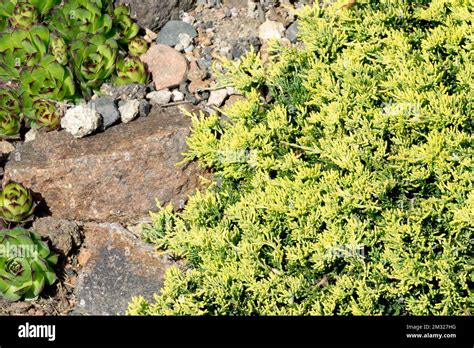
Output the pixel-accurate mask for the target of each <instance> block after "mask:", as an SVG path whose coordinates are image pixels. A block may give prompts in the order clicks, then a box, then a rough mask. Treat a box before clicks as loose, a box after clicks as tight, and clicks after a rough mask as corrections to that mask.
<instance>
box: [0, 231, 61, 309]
mask: <svg viewBox="0 0 474 348" xmlns="http://www.w3.org/2000/svg"><path fill="white" fill-rule="evenodd" d="M57 262H58V256H57V255H56V254H54V253H52V252H51V251H50V249H49V247H48V245H47V244H46V243H45V242H43V241H42V240H41V239H40V237H39V236H38V235H37V234H35V233H34V232H31V231H28V230H25V229H22V228H16V229H13V230H2V231H0V297H1V298H3V299H4V300H7V301H12V302H13V301H18V300H21V299H26V300H34V299H36V298H37V297H38V296H39V295H40V293H41V292H42V291H43V289H44V287H45V286H46V285H52V284H54V283H55V282H56V280H57V277H56V274H55V272H54V269H53V267H54V265H56V263H57Z"/></svg>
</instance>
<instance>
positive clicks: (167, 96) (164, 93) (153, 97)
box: [146, 89, 171, 105]
mask: <svg viewBox="0 0 474 348" xmlns="http://www.w3.org/2000/svg"><path fill="white" fill-rule="evenodd" d="M146 97H147V99H148V100H150V102H151V103H152V104H156V105H165V104H168V103H169V102H170V100H171V92H170V91H169V90H167V89H164V90H161V91H156V92H151V93H148V94H147V96H146Z"/></svg>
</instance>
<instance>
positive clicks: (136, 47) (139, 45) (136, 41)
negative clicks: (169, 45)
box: [128, 36, 148, 57]
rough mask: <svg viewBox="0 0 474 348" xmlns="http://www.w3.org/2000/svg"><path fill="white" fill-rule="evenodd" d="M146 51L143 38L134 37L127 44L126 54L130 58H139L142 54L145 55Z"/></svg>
mask: <svg viewBox="0 0 474 348" xmlns="http://www.w3.org/2000/svg"><path fill="white" fill-rule="evenodd" d="M147 51H148V43H147V42H146V41H145V39H144V38H142V37H139V36H137V37H134V38H133V39H132V40H131V41H130V42H129V43H128V52H129V53H130V55H132V56H136V57H138V56H141V55H142V54H145V53H146V52H147Z"/></svg>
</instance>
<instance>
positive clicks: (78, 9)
mask: <svg viewBox="0 0 474 348" xmlns="http://www.w3.org/2000/svg"><path fill="white" fill-rule="evenodd" d="M106 3H110V1H104V2H102V1H100V0H95V1H93V0H68V1H65V3H64V5H63V6H61V7H58V8H56V10H55V11H54V14H53V18H52V21H51V23H50V24H51V30H56V31H58V32H59V33H60V34H61V36H62V37H63V38H64V39H65V40H66V41H68V42H70V41H72V40H74V39H75V38H76V37H77V36H78V35H79V34H81V33H90V34H102V35H106V34H108V33H109V32H110V31H111V30H112V25H113V22H112V16H111V15H110V14H109V13H107V4H106ZM104 9H105V10H104Z"/></svg>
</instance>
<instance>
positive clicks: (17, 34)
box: [0, 25, 50, 75]
mask: <svg viewBox="0 0 474 348" xmlns="http://www.w3.org/2000/svg"><path fill="white" fill-rule="evenodd" d="M49 41H50V34H49V30H48V28H46V27H45V26H42V25H36V26H33V27H32V28H30V29H28V30H24V29H17V30H13V31H9V32H5V33H3V34H1V35H0V53H1V54H2V57H3V61H4V64H5V65H6V66H7V67H8V68H9V69H10V70H11V69H16V70H17V71H18V75H19V73H20V70H21V68H22V67H28V66H33V65H36V64H38V63H39V62H40V61H41V60H42V58H43V57H44V56H45V55H46V53H47V51H48V46H49Z"/></svg>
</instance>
